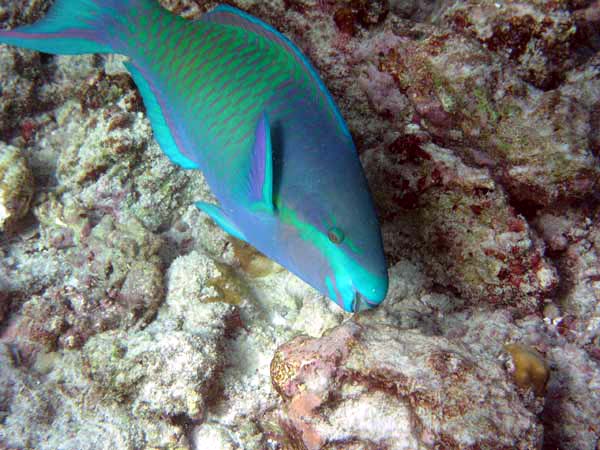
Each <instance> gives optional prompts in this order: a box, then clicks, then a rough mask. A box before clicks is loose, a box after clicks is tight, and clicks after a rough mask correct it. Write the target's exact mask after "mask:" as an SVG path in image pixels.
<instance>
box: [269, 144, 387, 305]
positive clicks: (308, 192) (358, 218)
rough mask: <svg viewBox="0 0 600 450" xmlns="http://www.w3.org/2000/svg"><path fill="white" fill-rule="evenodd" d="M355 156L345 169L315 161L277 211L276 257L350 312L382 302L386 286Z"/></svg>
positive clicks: (367, 195) (375, 222) (373, 220)
mask: <svg viewBox="0 0 600 450" xmlns="http://www.w3.org/2000/svg"><path fill="white" fill-rule="evenodd" d="M353 156H354V157H353V158H348V159H349V160H348V161H345V162H344V164H343V166H344V167H343V170H334V171H333V172H332V171H323V168H322V164H315V170H313V171H312V172H311V171H310V170H309V171H307V172H308V173H306V177H305V179H304V181H305V182H304V183H297V184H295V185H293V186H287V187H286V189H285V192H283V193H282V196H283V198H281V199H280V200H279V201H278V202H277V208H276V213H275V214H276V215H277V216H278V218H279V221H280V227H279V230H280V233H279V236H278V242H280V243H281V246H280V247H279V252H280V254H279V258H275V259H279V260H280V262H281V263H282V265H284V266H285V267H286V268H288V269H289V270H290V271H292V272H293V273H295V274H296V275H298V276H299V277H300V278H302V279H303V280H304V281H306V282H308V283H309V284H311V285H312V286H313V287H315V288H316V289H317V290H319V291H320V292H321V293H322V294H324V295H326V296H327V297H329V298H331V299H332V300H333V301H335V302H336V303H337V304H338V305H339V306H341V307H342V308H343V309H344V310H346V311H348V312H358V311H362V310H365V309H370V308H373V307H375V306H377V305H379V304H380V303H381V302H382V301H383V300H384V298H385V296H386V294H387V290H388V273H387V264H386V259H385V256H384V251H383V245H382V239H381V229H380V225H379V221H378V219H377V215H376V212H375V208H374V206H373V202H372V199H371V194H370V191H369V188H368V185H367V182H366V179H365V177H364V174H363V171H362V167H361V165H360V161H359V160H358V157H357V156H356V155H353ZM305 167H306V166H305ZM338 169H339V167H338ZM282 253H283V254H282Z"/></svg>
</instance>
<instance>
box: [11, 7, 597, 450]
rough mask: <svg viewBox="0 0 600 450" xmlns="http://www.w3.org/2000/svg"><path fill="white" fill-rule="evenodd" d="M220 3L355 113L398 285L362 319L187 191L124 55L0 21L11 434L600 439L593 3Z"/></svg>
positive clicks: (48, 445) (369, 440)
mask: <svg viewBox="0 0 600 450" xmlns="http://www.w3.org/2000/svg"><path fill="white" fill-rule="evenodd" d="M50 3H51V2H49V1H42V0H23V1H19V2H14V1H10V0H0V26H1V27H2V28H8V27H14V26H17V25H19V24H23V23H30V22H32V21H34V20H36V19H37V18H39V17H41V16H42V15H43V14H44V13H45V11H46V10H47V8H48V7H49V5H50ZM161 3H162V4H163V5H164V6H165V7H167V8H169V9H171V10H172V11H174V12H175V13H177V14H180V15H182V16H184V17H186V18H189V19H197V18H199V17H200V16H201V14H202V13H204V12H206V11H208V10H210V9H211V8H212V7H214V6H215V5H216V4H217V2H216V1H203V0H164V1H161ZM227 3H230V4H232V5H234V6H237V7H239V8H242V9H244V10H246V11H248V12H250V13H251V14H254V15H256V16H258V17H260V18H261V19H263V20H265V21H266V22H268V23H270V24H272V25H273V26H275V27H276V28H278V29H279V30H281V31H283V32H284V33H285V34H286V35H287V36H289V37H290V38H291V39H293V40H294V41H295V42H296V43H297V44H298V46H299V47H300V48H301V49H302V50H303V51H304V52H305V53H306V54H307V55H308V57H309V58H310V59H311V60H312V61H313V63H314V65H315V67H316V69H317V70H318V72H319V73H320V74H321V75H322V77H323V79H324V81H325V83H326V85H327V86H328V87H329V88H330V90H331V92H332V95H333V97H334V99H335V100H336V102H337V103H338V105H339V107H340V110H341V112H342V114H343V115H344V117H345V118H346V119H347V121H348V124H349V128H350V130H351V132H352V134H353V136H354V138H355V141H356V144H357V148H358V151H359V153H360V156H361V159H362V161H363V165H364V167H365V171H366V174H367V177H368V179H369V182H370V186H371V188H372V191H373V195H374V198H375V200H376V203H377V208H378V210H379V213H380V218H381V222H382V229H383V233H384V244H385V248H386V252H387V255H388V260H389V266H390V292H389V295H388V298H387V299H386V301H385V302H384V303H383V304H382V305H381V306H380V307H379V308H378V309H376V310H374V311H371V312H368V313H366V314H360V315H357V316H355V317H351V316H350V315H348V314H345V313H344V312H342V311H340V310H339V308H337V307H336V306H335V305H334V304H333V303H332V302H330V301H328V300H326V299H324V298H322V297H321V296H319V295H318V294H317V293H316V292H314V291H313V290H312V289H311V288H309V287H308V286H307V285H305V284H304V283H303V282H302V281H300V280H299V279H297V278H296V277H294V276H292V275H291V274H289V273H288V272H287V271H285V270H284V269H282V268H281V267H279V266H278V265H277V264H274V263H272V262H271V261H270V260H268V259H266V258H265V257H264V256H262V255H260V254H258V253H257V252H256V251H254V250H253V249H252V248H251V247H249V246H248V245H246V244H244V243H242V242H240V241H237V240H236V239H234V238H232V237H230V236H228V235H227V234H225V233H224V232H223V231H222V230H221V229H219V228H218V227H216V225H215V224H214V223H213V222H212V220H211V219H210V218H209V217H208V216H206V215H205V214H204V213H202V212H200V211H198V210H197V209H196V208H195V207H194V206H193V202H194V201H197V200H202V201H212V200H213V199H212V197H211V194H210V192H209V190H208V188H207V186H206V184H205V182H204V179H203V177H202V174H200V173H198V172H196V171H184V170H180V169H179V168H177V167H175V166H174V165H173V164H171V163H170V162H169V160H168V159H167V158H166V157H165V156H164V155H163V154H162V152H161V150H160V149H159V147H158V145H157V143H156V142H155V141H154V140H153V138H152V131H151V128H150V125H149V122H148V120H147V118H146V117H145V114H144V106H143V104H142V101H141V97H140V95H139V93H138V91H137V89H136V88H135V86H134V84H133V81H132V80H131V77H130V76H129V75H128V74H127V72H126V70H125V69H124V67H123V66H122V61H123V58H122V57H118V56H111V55H102V56H99V55H82V56H68V57H67V56H50V55H44V54H39V53H36V52H30V51H26V50H19V49H15V48H12V47H7V46H0V94H1V95H0V221H2V222H3V225H0V227H2V228H3V229H2V231H0V448H39V449H56V448H61V449H78V450H79V449H98V448H111V449H130V448H167V449H207V448H211V449H213V448H214V449H223V450H227V449H240V448H243V449H248V450H264V449H289V448H300V449H317V448H323V449H333V448H336V449H337V448H345V449H368V448H373V449H385V448H389V449H393V448H423V449H425V448H435V447H440V448H441V447H444V448H475V447H476V446H479V447H503V448H524V449H525V448H543V449H548V450H550V449H557V448H560V449H578V450H579V449H582V450H595V449H596V448H597V446H598V442H599V436H600V419H599V418H600V394H599V393H600V389H598V386H599V383H600V350H599V348H600V306H599V305H600V284H599V283H600V274H599V267H600V264H599V257H600V250H599V246H600V228H599V226H600V225H599V223H600V215H599V212H600V209H599V206H598V205H599V204H598V196H597V191H598V184H599V178H600V177H599V175H600V169H599V168H600V164H599V161H598V155H599V154H600V69H599V67H600V33H599V32H598V30H600V27H599V26H598V25H599V24H600V2H598V1H592V0H574V1H568V2H567V1H564V2H561V1H546V0H533V1H529V2H525V1H518V0H505V1H499V2H484V1H480V0H469V1H466V2H463V1H454V0H447V1H446V0H445V1H436V2H426V1H422V0H402V1H398V0H390V1H373V2H368V1H362V0H343V1H333V0H267V1H257V0H234V1H230V2H227ZM7 231H10V232H7ZM402 445H404V447H402Z"/></svg>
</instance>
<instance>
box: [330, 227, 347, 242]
mask: <svg viewBox="0 0 600 450" xmlns="http://www.w3.org/2000/svg"><path fill="white" fill-rule="evenodd" d="M327 237H328V238H329V240H330V241H331V242H333V243H334V244H341V243H342V241H343V240H344V232H343V231H342V230H340V229H339V228H335V227H334V228H330V229H329V231H328V232H327Z"/></svg>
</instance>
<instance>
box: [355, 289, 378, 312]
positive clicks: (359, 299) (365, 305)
mask: <svg viewBox="0 0 600 450" xmlns="http://www.w3.org/2000/svg"><path fill="white" fill-rule="evenodd" d="M372 308H373V306H372V305H370V304H369V302H367V301H366V300H365V299H364V298H363V296H362V295H360V294H359V293H358V292H357V293H356V294H354V301H353V302H352V311H353V312H354V313H359V312H361V311H367V310H369V309H372Z"/></svg>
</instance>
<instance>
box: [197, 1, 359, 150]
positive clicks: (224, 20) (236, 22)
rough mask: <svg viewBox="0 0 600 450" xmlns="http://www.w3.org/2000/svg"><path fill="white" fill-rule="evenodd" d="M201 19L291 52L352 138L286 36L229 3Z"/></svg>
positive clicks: (326, 92)
mask: <svg viewBox="0 0 600 450" xmlns="http://www.w3.org/2000/svg"><path fill="white" fill-rule="evenodd" d="M200 20H201V21H204V22H208V23H218V24H221V25H230V26H235V27H239V28H243V29H244V30H248V31H250V32H252V33H255V34H258V35H260V36H263V37H265V38H267V39H268V40H270V41H271V42H274V43H276V44H277V45H279V46H281V47H283V48H284V49H286V50H287V52H288V53H289V54H291V55H292V56H293V57H294V59H295V60H296V61H297V62H298V63H299V64H300V66H301V67H302V68H303V70H304V71H305V72H306V74H307V75H308V76H309V77H310V78H312V79H313V80H314V81H315V82H316V83H317V86H318V87H319V91H320V93H321V95H323V97H324V98H323V99H324V100H325V102H326V103H327V104H328V105H329V107H330V108H331V110H332V111H333V114H334V115H335V118H336V120H337V122H338V123H339V125H340V127H341V129H342V132H343V133H344V134H345V135H346V136H347V137H348V138H349V139H352V137H351V135H350V131H348V126H347V125H346V122H345V121H344V118H343V117H342V114H341V113H340V111H339V109H338V107H337V105H336V104H335V101H334V100H333V98H332V97H331V93H330V92H329V90H328V89H327V87H326V86H325V84H324V83H323V80H321V77H320V76H319V74H318V73H317V71H316V70H315V68H314V67H313V65H312V64H311V63H310V61H309V60H308V58H307V57H306V56H304V54H303V53H302V52H301V51H300V49H299V48H298V47H296V45H295V44H294V43H293V42H292V41H291V40H290V39H288V38H287V37H285V36H284V35H283V34H281V33H280V32H279V31H277V30H276V29H275V28H273V27H272V26H270V25H269V24H266V23H265V22H263V21H262V20H260V19H257V18H256V17H254V16H251V15H250V14H248V13H246V12H244V11H242V10H240V9H237V8H234V7H233V6H229V5H219V6H217V7H216V8H215V9H213V10H212V11H211V12H209V13H206V14H204V15H203V16H202V17H201V18H200Z"/></svg>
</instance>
